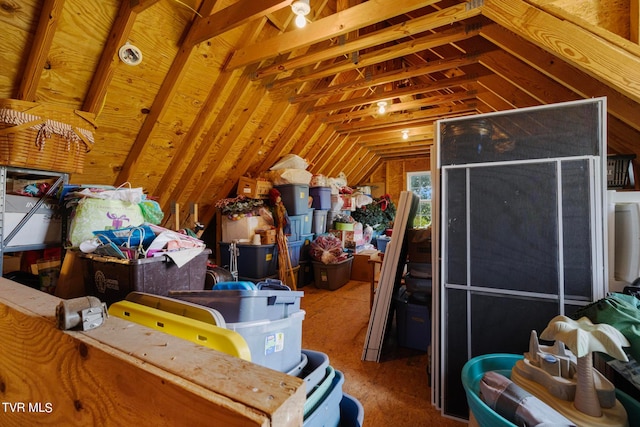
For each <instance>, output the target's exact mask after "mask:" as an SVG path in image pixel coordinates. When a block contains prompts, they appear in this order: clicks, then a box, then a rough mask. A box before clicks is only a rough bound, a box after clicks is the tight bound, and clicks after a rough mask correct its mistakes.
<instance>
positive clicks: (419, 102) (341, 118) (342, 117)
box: [320, 90, 478, 123]
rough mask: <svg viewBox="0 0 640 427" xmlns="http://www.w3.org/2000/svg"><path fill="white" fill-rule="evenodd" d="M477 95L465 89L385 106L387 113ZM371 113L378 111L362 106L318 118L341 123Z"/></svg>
mask: <svg viewBox="0 0 640 427" xmlns="http://www.w3.org/2000/svg"><path fill="white" fill-rule="evenodd" d="M477 95H478V91H477V90H465V91H463V92H455V93H451V94H448V95H440V94H437V95H434V96H428V97H426V98H417V99H414V100H412V101H407V102H398V103H394V104H390V105H388V106H387V107H386V108H387V114H389V113H394V112H396V111H405V110H419V109H422V108H424V107H430V106H434V105H442V104H449V103H453V102H459V101H468V100H470V99H474V98H476V97H477ZM403 98H404V97H403ZM373 115H375V116H377V115H378V112H377V109H376V108H373V107H371V108H363V109H361V110H356V111H351V112H348V113H341V114H328V115H326V116H324V117H322V118H320V120H322V121H323V122H326V123H342V122H348V121H351V120H354V119H358V118H362V117H369V116H373Z"/></svg>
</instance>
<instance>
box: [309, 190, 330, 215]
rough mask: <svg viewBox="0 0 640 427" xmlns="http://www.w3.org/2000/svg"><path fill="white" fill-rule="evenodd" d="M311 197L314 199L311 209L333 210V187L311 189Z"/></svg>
mask: <svg viewBox="0 0 640 427" xmlns="http://www.w3.org/2000/svg"><path fill="white" fill-rule="evenodd" d="M309 196H311V197H312V198H313V201H312V202H311V207H312V208H314V209H323V210H329V209H331V187H311V188H309Z"/></svg>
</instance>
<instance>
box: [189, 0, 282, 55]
mask: <svg viewBox="0 0 640 427" xmlns="http://www.w3.org/2000/svg"><path fill="white" fill-rule="evenodd" d="M290 4H291V0H260V1H255V0H244V1H238V2H236V3H233V4H232V5H230V6H227V7H225V8H224V9H221V10H219V11H217V12H216V13H214V14H211V15H209V14H210V13H211V12H209V13H208V14H206V15H204V14H203V18H201V19H197V20H196V21H195V22H194V23H193V26H192V27H191V30H190V31H189V35H188V36H187V38H186V40H185V42H184V44H183V46H185V47H191V46H193V45H195V44H198V43H201V42H203V41H205V40H208V39H211V38H214V37H216V36H219V35H220V34H223V33H225V32H227V31H229V30H231V29H233V28H236V27H239V26H240V25H243V24H246V23H247V22H249V21H253V20H255V19H259V18H263V17H265V16H267V15H268V14H270V13H273V12H275V11H276V10H279V9H282V8H285V7H288V6H289V5H290Z"/></svg>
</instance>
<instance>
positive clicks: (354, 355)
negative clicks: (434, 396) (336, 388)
mask: <svg viewBox="0 0 640 427" xmlns="http://www.w3.org/2000/svg"><path fill="white" fill-rule="evenodd" d="M369 286H370V285H369V282H360V281H350V282H348V283H347V284H346V285H345V286H343V287H341V288H339V289H337V290H335V291H330V290H325V289H318V288H316V287H315V286H314V285H307V286H304V287H302V288H299V290H302V291H304V297H303V298H302V300H301V303H300V304H301V308H302V309H304V310H305V311H306V315H305V319H304V321H303V322H302V347H303V348H306V349H310V350H315V351H321V352H324V353H326V354H327V355H328V356H329V363H330V365H331V366H332V367H334V368H335V369H337V370H340V371H342V373H344V376H345V382H344V385H343V391H344V392H346V393H348V394H350V395H352V396H354V397H355V398H356V399H358V400H359V401H360V403H361V404H362V406H363V407H364V425H365V426H368V427H378V426H394V427H404V426H407V427H409V426H410V427H415V426H443V427H461V426H466V425H467V424H466V423H462V422H459V421H456V420H452V419H449V418H445V417H442V416H441V414H440V411H438V410H437V409H436V408H435V407H434V406H433V405H432V404H431V397H430V396H431V389H430V387H429V379H428V375H427V363H428V356H427V353H425V352H421V351H418V350H412V349H409V348H403V347H399V346H397V345H396V344H395V342H394V339H395V337H394V331H395V327H393V328H391V331H390V332H388V334H389V335H388V336H387V339H388V341H386V342H385V346H384V347H383V357H382V359H383V361H382V362H380V363H376V362H368V361H363V360H361V356H362V350H363V345H364V341H365V339H366V335H367V328H368V324H369ZM388 331H389V330H388Z"/></svg>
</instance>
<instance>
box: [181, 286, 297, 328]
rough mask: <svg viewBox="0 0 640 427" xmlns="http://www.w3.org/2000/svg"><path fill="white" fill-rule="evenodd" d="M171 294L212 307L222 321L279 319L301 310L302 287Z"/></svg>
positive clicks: (182, 299)
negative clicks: (296, 288)
mask: <svg viewBox="0 0 640 427" xmlns="http://www.w3.org/2000/svg"><path fill="white" fill-rule="evenodd" d="M169 296H170V297H172V298H176V299H179V300H181V301H187V302H190V303H194V304H199V305H203V306H205V307H209V308H214V309H216V310H217V311H218V312H219V313H220V314H222V317H224V320H225V322H227V323H228V322H250V321H255V320H263V319H267V320H280V319H284V318H287V317H289V316H291V315H292V314H293V313H297V312H298V311H300V298H302V297H303V296H304V292H302V291H286V290H281V291H280V290H255V291H254V290H226V291H218V290H210V291H205V290H202V291H172V292H170V293H169Z"/></svg>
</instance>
